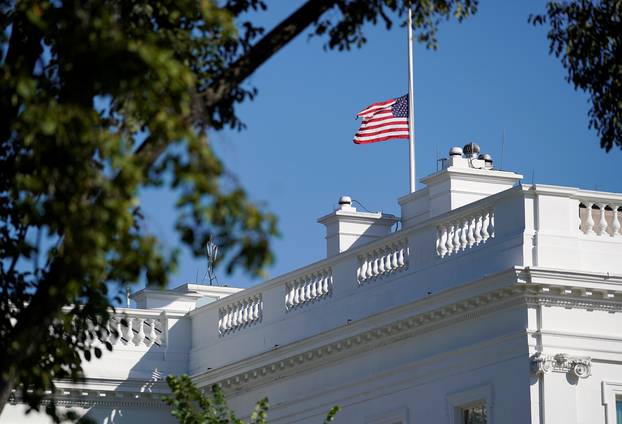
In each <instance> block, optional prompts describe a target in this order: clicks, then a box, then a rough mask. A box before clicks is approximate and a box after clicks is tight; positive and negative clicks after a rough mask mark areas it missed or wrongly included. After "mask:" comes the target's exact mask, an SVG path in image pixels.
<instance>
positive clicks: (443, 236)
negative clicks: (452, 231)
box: [440, 226, 447, 258]
mask: <svg viewBox="0 0 622 424" xmlns="http://www.w3.org/2000/svg"><path fill="white" fill-rule="evenodd" d="M440 229H441V241H440V255H441V258H444V257H445V255H446V254H447V228H446V227H445V226H440Z"/></svg>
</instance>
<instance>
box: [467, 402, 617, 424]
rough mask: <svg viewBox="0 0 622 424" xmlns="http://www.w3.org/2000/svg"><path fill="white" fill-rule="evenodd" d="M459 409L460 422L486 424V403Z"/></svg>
mask: <svg viewBox="0 0 622 424" xmlns="http://www.w3.org/2000/svg"><path fill="white" fill-rule="evenodd" d="M461 409H462V410H461V414H460V420H461V421H460V422H461V424H488V410H487V409H486V404H484V403H480V404H477V405H473V406H468V407H464V408H461ZM619 424H622V423H619Z"/></svg>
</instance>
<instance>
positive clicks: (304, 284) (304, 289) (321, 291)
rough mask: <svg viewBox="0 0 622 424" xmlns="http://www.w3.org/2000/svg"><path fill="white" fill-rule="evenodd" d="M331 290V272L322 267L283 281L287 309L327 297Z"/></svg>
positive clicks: (329, 269)
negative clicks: (289, 280) (285, 281)
mask: <svg viewBox="0 0 622 424" xmlns="http://www.w3.org/2000/svg"><path fill="white" fill-rule="evenodd" d="M332 290H333V272H332V269H331V268H330V267H328V268H322V269H320V270H319V271H314V272H311V273H309V274H306V275H304V276H302V277H300V278H296V279H294V280H292V281H291V282H287V283H285V306H286V307H287V310H288V311H289V310H292V309H294V308H296V307H299V306H302V305H306V304H309V303H312V302H315V301H318V300H321V299H324V298H326V297H328V296H329V295H330V294H331V293H332Z"/></svg>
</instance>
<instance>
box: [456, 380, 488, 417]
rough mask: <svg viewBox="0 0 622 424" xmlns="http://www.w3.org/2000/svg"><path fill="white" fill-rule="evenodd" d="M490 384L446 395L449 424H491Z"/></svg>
mask: <svg viewBox="0 0 622 424" xmlns="http://www.w3.org/2000/svg"><path fill="white" fill-rule="evenodd" d="M492 394H493V389H492V384H485V385H482V386H477V387H473V388H470V389H467V390H463V391H461V392H457V393H451V394H449V395H448V396H447V409H448V415H449V423H450V424H492V408H493V397H492Z"/></svg>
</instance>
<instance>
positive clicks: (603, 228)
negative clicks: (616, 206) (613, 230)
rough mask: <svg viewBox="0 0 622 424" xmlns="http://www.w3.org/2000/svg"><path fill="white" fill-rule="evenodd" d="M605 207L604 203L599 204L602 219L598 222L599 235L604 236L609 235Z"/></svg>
mask: <svg viewBox="0 0 622 424" xmlns="http://www.w3.org/2000/svg"><path fill="white" fill-rule="evenodd" d="M606 206H607V205H605V204H604V203H599V204H598V208H599V209H600V219H599V220H598V235H599V236H604V235H605V234H607V220H606V219H605V207H606Z"/></svg>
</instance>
